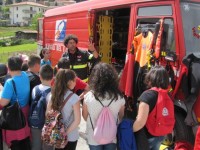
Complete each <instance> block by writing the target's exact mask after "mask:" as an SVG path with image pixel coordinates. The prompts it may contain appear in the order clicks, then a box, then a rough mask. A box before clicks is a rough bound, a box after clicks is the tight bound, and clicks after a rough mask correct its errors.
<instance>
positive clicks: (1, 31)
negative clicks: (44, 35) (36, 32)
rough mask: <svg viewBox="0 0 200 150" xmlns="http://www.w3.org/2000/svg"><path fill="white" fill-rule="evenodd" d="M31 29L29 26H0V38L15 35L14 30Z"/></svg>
mask: <svg viewBox="0 0 200 150" xmlns="http://www.w3.org/2000/svg"><path fill="white" fill-rule="evenodd" d="M22 30H32V29H31V27H0V38H3V37H8V36H15V32H16V31H22Z"/></svg>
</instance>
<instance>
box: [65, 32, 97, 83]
mask: <svg viewBox="0 0 200 150" xmlns="http://www.w3.org/2000/svg"><path fill="white" fill-rule="evenodd" d="M77 43H78V38H77V36H76V35H73V34H70V35H68V36H67V37H66V38H65V40H64V45H65V46H66V47H67V48H68V52H65V53H64V54H63V56H62V57H66V58H68V59H69V60H70V68H71V69H72V70H74V71H75V72H76V74H77V76H78V77H79V78H80V79H81V80H83V81H85V82H87V81H88V74H89V63H90V64H91V65H92V67H93V66H94V65H95V64H96V63H97V62H99V61H100V57H99V54H98V53H97V51H96V49H95V47H94V43H92V42H90V44H89V47H88V49H89V50H88V51H84V50H80V49H78V48H77Z"/></svg>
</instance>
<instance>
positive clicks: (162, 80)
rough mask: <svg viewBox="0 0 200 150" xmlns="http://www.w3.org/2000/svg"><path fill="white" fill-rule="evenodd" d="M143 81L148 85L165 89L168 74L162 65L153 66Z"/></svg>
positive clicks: (167, 83) (167, 82)
mask: <svg viewBox="0 0 200 150" xmlns="http://www.w3.org/2000/svg"><path fill="white" fill-rule="evenodd" d="M145 83H146V84H147V86H148V87H149V88H150V87H157V88H162V89H167V88H168V86H169V75H168V73H167V70H166V69H165V68H164V67H162V66H154V67H153V68H152V69H151V70H150V71H149V72H148V73H147V75H146V76H145Z"/></svg>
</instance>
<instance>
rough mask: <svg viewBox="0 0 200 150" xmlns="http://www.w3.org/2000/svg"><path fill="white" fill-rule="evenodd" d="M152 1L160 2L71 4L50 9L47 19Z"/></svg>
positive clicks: (121, 0)
mask: <svg viewBox="0 0 200 150" xmlns="http://www.w3.org/2000/svg"><path fill="white" fill-rule="evenodd" d="M150 1H158V0H90V1H84V2H80V3H75V4H70V5H67V6H62V7H58V8H54V9H49V10H47V11H46V12H45V14H44V16H45V17H51V16H57V15H63V14H67V13H73V12H81V11H90V10H92V9H100V8H107V7H111V6H112V7H117V6H121V5H128V4H131V3H133V2H134V3H137V2H140V3H141V2H150Z"/></svg>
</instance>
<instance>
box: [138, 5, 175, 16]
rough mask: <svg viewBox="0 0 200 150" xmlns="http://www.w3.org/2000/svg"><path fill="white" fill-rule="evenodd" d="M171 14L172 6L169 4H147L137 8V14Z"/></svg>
mask: <svg viewBox="0 0 200 150" xmlns="http://www.w3.org/2000/svg"><path fill="white" fill-rule="evenodd" d="M164 15H165V16H171V15H172V7H171V6H170V5H169V6H150V7H149V6H148V7H141V8H139V9H138V16H164Z"/></svg>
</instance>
